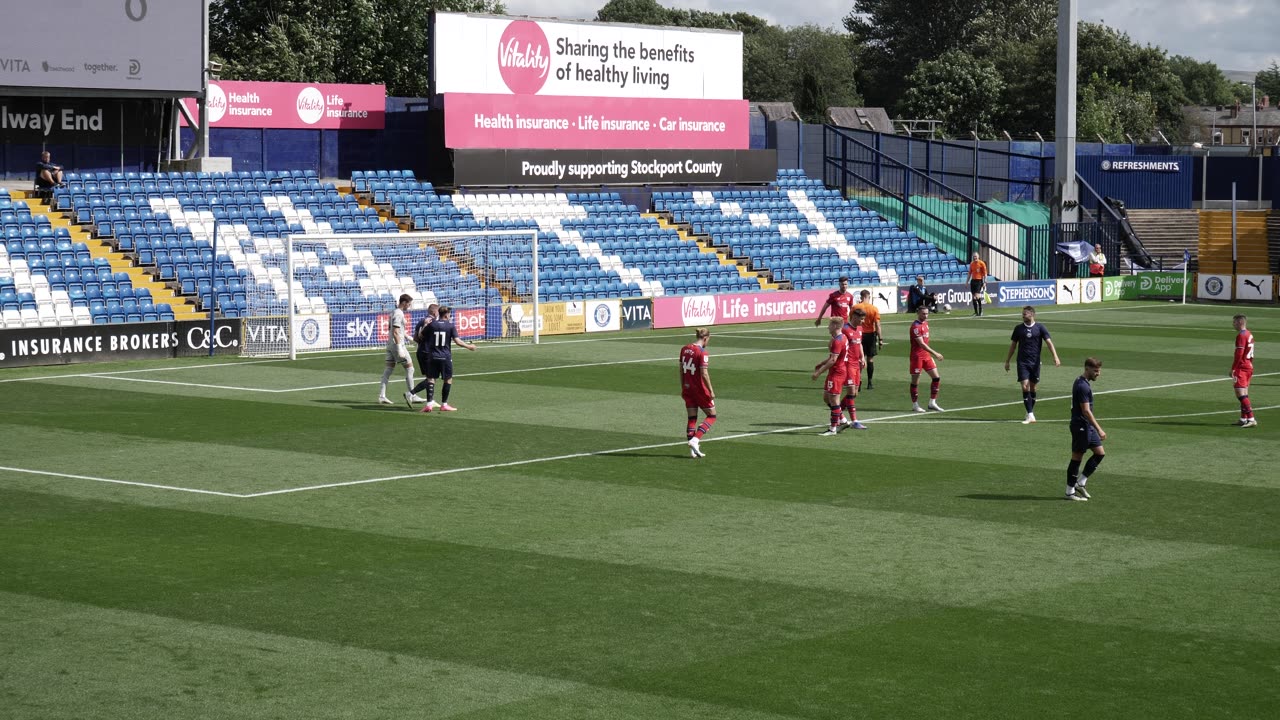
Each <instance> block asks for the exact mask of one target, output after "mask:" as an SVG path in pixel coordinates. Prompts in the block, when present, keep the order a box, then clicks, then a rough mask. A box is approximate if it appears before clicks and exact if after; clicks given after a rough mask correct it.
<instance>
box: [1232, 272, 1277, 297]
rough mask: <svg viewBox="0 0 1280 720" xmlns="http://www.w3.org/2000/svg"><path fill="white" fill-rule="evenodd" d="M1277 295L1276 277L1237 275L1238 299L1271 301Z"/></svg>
mask: <svg viewBox="0 0 1280 720" xmlns="http://www.w3.org/2000/svg"><path fill="white" fill-rule="evenodd" d="M1275 296H1276V291H1275V278H1274V277H1273V276H1271V275H1237V276H1236V300H1240V301H1244V302H1271V301H1272V300H1273V299H1274V298H1275Z"/></svg>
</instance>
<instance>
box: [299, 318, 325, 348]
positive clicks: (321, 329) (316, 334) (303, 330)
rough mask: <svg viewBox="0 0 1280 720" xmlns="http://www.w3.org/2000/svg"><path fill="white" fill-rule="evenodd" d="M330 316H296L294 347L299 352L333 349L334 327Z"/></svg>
mask: <svg viewBox="0 0 1280 720" xmlns="http://www.w3.org/2000/svg"><path fill="white" fill-rule="evenodd" d="M330 323H331V321H330V320H329V315H328V314H319V315H295V316H294V317H293V347H294V348H295V349H297V350H298V351H299V352H304V351H308V350H328V349H329V348H330V347H332V344H333V341H332V339H331V338H332V336H331V332H332V327H331V324H330Z"/></svg>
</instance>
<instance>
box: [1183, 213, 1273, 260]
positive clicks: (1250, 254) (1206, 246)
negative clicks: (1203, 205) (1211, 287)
mask: <svg viewBox="0 0 1280 720" xmlns="http://www.w3.org/2000/svg"><path fill="white" fill-rule="evenodd" d="M1269 214H1270V213H1268V212H1267V211H1265V210H1246V211H1242V212H1237V213H1236V258H1237V261H1236V272H1238V273H1241V274H1244V275H1265V274H1267V273H1269V272H1270V269H1269V267H1270V262H1269V256H1268V253H1267V216H1268V215H1269ZM1199 247H1200V257H1199V260H1200V266H1199V270H1200V271H1201V272H1207V273H1217V274H1224V275H1229V274H1231V270H1232V268H1231V212H1230V211H1229V210H1201V211H1200V243H1199Z"/></svg>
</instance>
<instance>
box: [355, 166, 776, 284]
mask: <svg viewBox="0 0 1280 720" xmlns="http://www.w3.org/2000/svg"><path fill="white" fill-rule="evenodd" d="M352 181H353V185H354V186H355V187H363V188H365V189H364V191H363V192H365V193H368V194H369V195H370V196H371V197H372V200H373V202H375V203H377V204H386V205H388V206H389V207H390V209H391V213H392V216H393V217H397V218H401V219H403V220H404V221H405V222H406V224H407V226H409V227H412V228H413V229H416V230H431V231H438V232H449V231H470V232H476V231H481V230H485V229H499V230H509V229H529V230H537V231H538V246H539V268H540V277H541V279H542V287H541V289H540V297H542V298H543V299H545V300H548V301H552V302H554V301H563V300H584V299H587V298H626V297H652V296H658V295H683V294H703V293H717V292H741V291H759V290H760V289H761V288H762V287H764V286H763V285H762V283H761V280H760V278H759V277H757V276H756V275H755V274H754V273H750V272H746V271H745V269H740V268H739V265H738V264H737V263H734V262H732V261H725V260H722V259H721V257H720V256H719V255H718V254H716V253H715V252H713V251H710V250H709V249H705V248H700V247H699V246H698V244H697V243H696V242H694V241H692V240H691V239H689V238H686V237H682V236H681V234H680V232H679V231H677V230H676V229H675V228H672V227H666V226H664V224H663V223H661V222H660V221H659V220H658V218H656V217H653V216H645V215H642V214H641V213H640V211H639V209H638V208H637V207H636V206H634V205H629V204H626V203H623V202H622V201H621V198H620V196H619V195H618V194H617V193H610V192H590V193H586V192H584V193H550V192H535V193H530V192H502V193H484V194H470V193H459V194H454V195H440V194H437V193H436V192H435V190H434V189H433V188H432V187H431V186H430V185H429V184H419V185H417V186H412V181H408V180H394V179H391V178H377V179H370V178H368V177H367V176H366V177H353V178H352ZM482 247H483V244H482V243H480V242H476V243H473V244H472V245H471V246H470V248H471V250H472V252H470V253H469V255H470V257H469V260H470V262H471V263H472V264H473V265H474V266H475V267H476V268H477V269H478V270H479V271H480V272H482V273H483V274H485V276H486V277H487V278H490V279H492V280H493V281H495V284H498V285H501V284H503V283H511V284H513V286H514V287H515V288H516V290H517V292H518V293H520V294H526V293H527V291H528V286H527V284H528V283H530V282H531V281H532V273H531V272H529V271H527V270H521V269H513V268H511V267H508V266H506V265H504V264H503V263H502V260H501V259H498V260H497V261H490V260H489V259H488V258H486V257H484V256H483V254H482V253H481V252H480V250H481V248H482Z"/></svg>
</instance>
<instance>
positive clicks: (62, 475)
mask: <svg viewBox="0 0 1280 720" xmlns="http://www.w3.org/2000/svg"><path fill="white" fill-rule="evenodd" d="M0 472H11V473H19V474H22V475H43V476H46V477H57V478H66V479H69V480H91V481H93V482H100V483H110V484H112V485H129V486H132V487H144V488H151V489H153V490H173V491H175V492H185V493H196V494H198V495H218V496H220V497H232V498H242V497H246V496H245V495H238V494H236V493H227V492H219V491H217V490H200V489H198V488H186V487H177V486H175V485H158V484H155V483H145V482H136V481H133V480H113V479H111V478H100V477H93V476H92V475H72V474H69V473H60V472H49V471H47V470H32V469H30V468H16V467H5V466H0Z"/></svg>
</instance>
